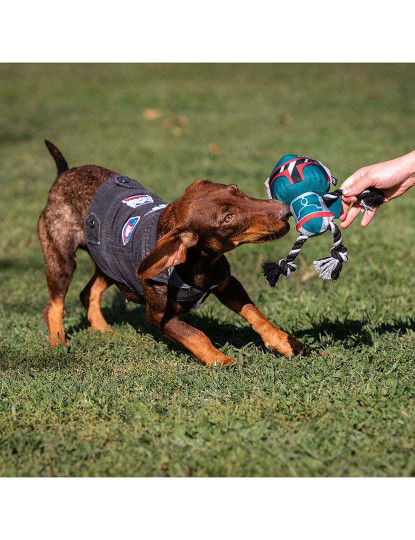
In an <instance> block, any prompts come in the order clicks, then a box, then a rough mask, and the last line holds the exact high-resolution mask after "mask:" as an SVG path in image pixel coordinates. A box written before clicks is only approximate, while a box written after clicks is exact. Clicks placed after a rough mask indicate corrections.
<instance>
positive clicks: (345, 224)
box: [340, 206, 360, 229]
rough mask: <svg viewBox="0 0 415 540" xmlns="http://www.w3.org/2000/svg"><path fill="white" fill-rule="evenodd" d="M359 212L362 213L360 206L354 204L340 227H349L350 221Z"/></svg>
mask: <svg viewBox="0 0 415 540" xmlns="http://www.w3.org/2000/svg"><path fill="white" fill-rule="evenodd" d="M359 213H360V206H353V207H352V208H351V209H350V211H349V213H348V214H347V216H346V218H345V219H344V221H343V222H342V223H341V224H340V227H341V228H342V229H345V228H346V227H348V226H349V225H350V223H351V222H352V221H353V220H354V219H355V218H356V217H357V216H358V215H359Z"/></svg>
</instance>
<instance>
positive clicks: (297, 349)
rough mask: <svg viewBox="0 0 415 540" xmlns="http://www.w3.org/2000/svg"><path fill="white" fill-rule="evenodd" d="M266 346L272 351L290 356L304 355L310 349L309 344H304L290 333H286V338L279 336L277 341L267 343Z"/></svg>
mask: <svg viewBox="0 0 415 540" xmlns="http://www.w3.org/2000/svg"><path fill="white" fill-rule="evenodd" d="M265 347H266V348H267V349H268V350H270V351H272V352H275V353H278V354H281V355H282V356H288V357H293V356H297V355H301V356H302V355H304V354H306V353H307V351H308V350H309V347H308V346H307V345H304V343H301V341H298V340H297V339H296V338H295V337H294V336H291V335H290V334H286V335H285V336H284V339H281V338H279V339H278V340H277V341H276V342H274V341H273V342H268V343H265Z"/></svg>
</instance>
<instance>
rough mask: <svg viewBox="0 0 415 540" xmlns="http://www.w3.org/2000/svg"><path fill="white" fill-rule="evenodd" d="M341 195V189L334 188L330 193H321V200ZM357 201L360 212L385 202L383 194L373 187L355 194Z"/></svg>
mask: <svg viewBox="0 0 415 540" xmlns="http://www.w3.org/2000/svg"><path fill="white" fill-rule="evenodd" d="M341 196H342V189H341V188H339V189H335V190H334V191H332V192H330V193H326V194H325V195H323V201H334V200H336V199H339V198H340V197H341ZM356 199H357V202H358V203H359V204H360V206H361V208H362V212H366V210H373V209H374V208H377V207H378V206H380V205H381V204H383V203H384V202H385V195H384V194H383V193H382V192H381V191H379V190H378V189H376V188H374V187H370V188H368V189H365V190H363V191H362V192H361V193H359V195H356Z"/></svg>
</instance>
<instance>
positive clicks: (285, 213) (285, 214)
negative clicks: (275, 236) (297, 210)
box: [281, 204, 291, 221]
mask: <svg viewBox="0 0 415 540" xmlns="http://www.w3.org/2000/svg"><path fill="white" fill-rule="evenodd" d="M290 216H291V210H290V207H289V206H288V204H282V207H281V219H283V220H284V221H286V220H287V219H288V218H289V217H290Z"/></svg>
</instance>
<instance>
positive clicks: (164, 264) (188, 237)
mask: <svg viewBox="0 0 415 540" xmlns="http://www.w3.org/2000/svg"><path fill="white" fill-rule="evenodd" d="M197 241H198V236H197V234H196V233H195V232H193V231H191V230H189V229H183V228H181V227H175V228H174V229H173V230H171V231H170V232H168V233H167V234H165V235H164V236H162V237H161V238H160V240H159V241H158V242H157V244H156V245H155V246H154V249H153V251H152V252H151V253H149V254H148V255H147V257H146V258H145V259H143V260H142V261H141V263H140V264H139V266H138V268H137V277H139V278H140V277H142V278H152V277H154V276H157V275H158V274H160V272H163V270H166V268H170V266H177V265H178V264H181V263H184V262H185V260H186V254H187V250H188V249H189V248H190V247H192V246H194V245H195V244H196V243H197Z"/></svg>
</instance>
